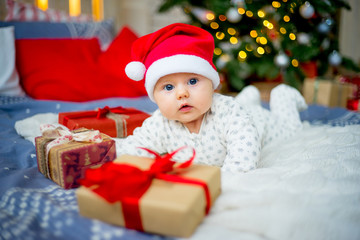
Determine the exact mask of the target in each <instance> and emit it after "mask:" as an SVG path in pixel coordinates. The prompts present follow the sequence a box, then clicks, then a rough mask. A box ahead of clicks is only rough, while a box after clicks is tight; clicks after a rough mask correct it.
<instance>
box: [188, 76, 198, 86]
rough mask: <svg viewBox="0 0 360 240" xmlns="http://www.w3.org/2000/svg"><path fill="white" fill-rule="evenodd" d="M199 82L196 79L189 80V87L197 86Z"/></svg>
mask: <svg viewBox="0 0 360 240" xmlns="http://www.w3.org/2000/svg"><path fill="white" fill-rule="evenodd" d="M198 81H199V80H197V79H196V78H192V79H190V80H189V82H188V84H189V85H195V84H196V83H197V82H198Z"/></svg>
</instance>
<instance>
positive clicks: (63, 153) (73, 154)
mask: <svg viewBox="0 0 360 240" xmlns="http://www.w3.org/2000/svg"><path fill="white" fill-rule="evenodd" d="M76 131H77V132H81V131H84V129H78V130H76ZM101 135H102V138H103V141H102V142H100V143H89V142H76V141H72V142H69V143H66V144H61V145H57V146H54V147H53V148H51V149H50V152H49V155H48V158H46V155H45V154H46V146H47V145H48V144H49V143H50V142H52V141H53V140H52V139H48V138H46V137H43V136H40V137H36V138H35V146H36V155H37V164H38V169H39V171H40V172H41V173H42V174H43V175H45V176H46V177H48V178H49V179H51V180H52V181H54V182H55V183H57V184H58V185H60V186H61V187H63V188H65V189H70V188H76V187H79V186H80V184H79V179H81V178H83V176H84V173H85V170H86V169H88V168H92V167H97V166H99V165H101V164H104V163H106V162H109V161H112V160H114V159H115V158H116V148H115V141H114V140H112V139H111V138H110V137H109V136H106V135H105V134H101Z"/></svg>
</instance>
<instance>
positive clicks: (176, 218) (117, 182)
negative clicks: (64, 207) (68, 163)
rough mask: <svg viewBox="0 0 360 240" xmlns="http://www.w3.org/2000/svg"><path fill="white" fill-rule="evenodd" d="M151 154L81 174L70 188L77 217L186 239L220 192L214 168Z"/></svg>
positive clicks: (124, 157) (125, 159)
mask: <svg viewBox="0 0 360 240" xmlns="http://www.w3.org/2000/svg"><path fill="white" fill-rule="evenodd" d="M148 151H150V150H148ZM150 152H151V153H154V152H152V151H150ZM154 154H155V155H156V158H155V159H151V158H144V157H136V156H129V155H124V156H121V157H119V158H117V159H116V160H115V161H113V162H110V163H106V164H104V165H102V166H101V167H99V168H97V169H89V170H87V171H86V173H85V178H84V179H83V180H81V184H82V185H83V186H81V187H80V188H78V189H77V190H76V195H77V200H78V205H79V212H80V214H81V215H82V216H85V217H89V218H94V219H98V220H101V221H104V222H107V223H110V224H114V225H119V226H125V227H127V228H131V229H136V230H139V231H145V232H149V233H155V234H161V235H166V236H174V237H189V236H191V235H192V233H193V232H194V231H195V229H196V227H197V226H198V225H199V224H200V223H201V221H202V220H203V218H204V217H205V216H206V214H207V213H208V212H209V210H210V207H211V205H212V204H213V203H214V201H215V199H216V198H217V197H218V195H219V194H220V192H221V184H220V168H218V167H215V166H206V165H196V164H192V159H190V160H189V161H186V162H184V163H175V162H174V161H171V157H172V156H173V155H174V153H172V154H168V155H165V156H160V155H158V154H156V153H154Z"/></svg>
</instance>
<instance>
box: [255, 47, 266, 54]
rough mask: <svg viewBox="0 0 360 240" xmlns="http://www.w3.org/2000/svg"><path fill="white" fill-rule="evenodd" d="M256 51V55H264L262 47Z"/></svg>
mask: <svg viewBox="0 0 360 240" xmlns="http://www.w3.org/2000/svg"><path fill="white" fill-rule="evenodd" d="M256 51H257V53H258V54H260V55H263V54H264V53H265V50H264V48H263V47H258V48H257V49H256Z"/></svg>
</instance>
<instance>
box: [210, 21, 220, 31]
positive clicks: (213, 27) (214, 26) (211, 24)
mask: <svg viewBox="0 0 360 240" xmlns="http://www.w3.org/2000/svg"><path fill="white" fill-rule="evenodd" d="M210 27H211V28H212V29H218V28H219V24H218V23H217V22H212V23H210Z"/></svg>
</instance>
